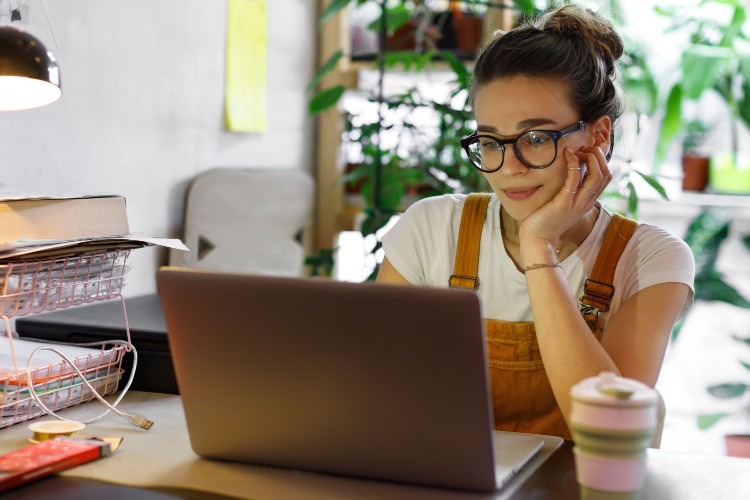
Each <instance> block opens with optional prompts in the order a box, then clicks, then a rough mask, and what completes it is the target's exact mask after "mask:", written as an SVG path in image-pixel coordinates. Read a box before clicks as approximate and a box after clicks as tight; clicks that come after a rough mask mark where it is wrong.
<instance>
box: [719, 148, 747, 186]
mask: <svg viewBox="0 0 750 500" xmlns="http://www.w3.org/2000/svg"><path fill="white" fill-rule="evenodd" d="M709 182H710V184H711V187H712V188H713V189H714V191H716V192H717V193H726V194H748V193H750V161H748V160H747V156H746V155H738V157H737V164H735V162H734V159H733V157H732V154H731V153H721V154H717V155H715V156H714V157H713V158H711V165H710V167H709Z"/></svg>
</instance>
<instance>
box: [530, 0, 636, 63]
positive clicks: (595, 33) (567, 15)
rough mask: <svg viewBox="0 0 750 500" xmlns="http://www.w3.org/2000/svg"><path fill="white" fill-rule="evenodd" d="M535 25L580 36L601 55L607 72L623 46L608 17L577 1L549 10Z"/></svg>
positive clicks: (561, 34)
mask: <svg viewBox="0 0 750 500" xmlns="http://www.w3.org/2000/svg"><path fill="white" fill-rule="evenodd" d="M536 25H537V28H538V29H540V30H542V31H546V32H548V33H555V34H557V35H558V36H563V37H569V38H576V39H579V40H581V41H582V42H583V43H585V44H586V46H587V47H588V48H589V50H591V51H593V52H594V53H595V54H596V55H597V56H599V57H600V58H601V59H602V62H604V66H605V67H606V69H607V74H610V75H611V74H612V73H613V72H614V71H615V62H616V61H617V60H618V59H620V57H622V54H623V52H624V50H625V48H624V44H623V42H622V38H620V35H618V34H617V32H616V31H615V28H614V26H613V25H612V23H611V22H610V21H608V20H607V19H605V18H604V17H601V16H598V15H596V14H595V13H594V12H593V11H591V10H589V9H585V8H583V7H580V6H578V5H572V4H568V5H565V6H563V7H561V8H559V9H557V10H555V11H553V12H550V13H548V14H546V15H544V16H542V17H541V18H540V19H539V21H538V22H537V23H536Z"/></svg>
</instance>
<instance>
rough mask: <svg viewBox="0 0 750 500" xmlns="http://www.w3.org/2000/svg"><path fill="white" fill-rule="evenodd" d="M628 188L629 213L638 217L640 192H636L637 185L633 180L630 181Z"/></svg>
mask: <svg viewBox="0 0 750 500" xmlns="http://www.w3.org/2000/svg"><path fill="white" fill-rule="evenodd" d="M626 189H627V192H628V214H630V215H632V216H633V217H637V215H638V193H636V191H635V185H634V184H633V183H632V182H631V181H628V184H627V186H626Z"/></svg>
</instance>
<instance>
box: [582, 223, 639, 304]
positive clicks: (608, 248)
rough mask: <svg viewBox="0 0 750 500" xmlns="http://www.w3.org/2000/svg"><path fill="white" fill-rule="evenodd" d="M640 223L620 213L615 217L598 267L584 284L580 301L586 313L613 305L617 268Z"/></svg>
mask: <svg viewBox="0 0 750 500" xmlns="http://www.w3.org/2000/svg"><path fill="white" fill-rule="evenodd" d="M637 225H638V223H637V222H636V221H634V220H632V219H628V218H627V217H623V216H622V215H620V214H614V215H613V216H612V221H611V222H610V224H609V227H608V228H607V234H606V235H605V236H604V243H603V244H602V248H601V250H599V255H598V256H597V258H596V262H595V263H594V268H593V269H592V270H591V274H590V275H589V277H588V279H587V280H586V281H585V282H584V283H583V295H582V296H581V299H580V304H581V311H583V312H584V314H586V313H596V314H598V313H600V312H606V311H609V304H610V302H611V300H612V296H613V295H614V294H615V286H614V277H615V268H616V267H617V262H618V261H619V260H620V256H621V255H622V252H623V250H625V246H626V245H627V244H628V241H630V237H631V236H633V233H634V232H635V229H636V227H637Z"/></svg>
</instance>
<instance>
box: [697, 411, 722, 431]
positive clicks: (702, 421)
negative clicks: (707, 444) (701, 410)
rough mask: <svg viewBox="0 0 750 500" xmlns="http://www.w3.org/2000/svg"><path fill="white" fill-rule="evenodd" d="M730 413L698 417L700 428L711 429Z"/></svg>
mask: <svg viewBox="0 0 750 500" xmlns="http://www.w3.org/2000/svg"><path fill="white" fill-rule="evenodd" d="M728 415H729V414H728V413H714V414H713V415H701V416H699V417H698V428H699V429H701V430H706V429H710V428H711V427H713V426H714V425H715V424H716V422H718V421H719V420H721V419H722V418H724V417H726V416H728Z"/></svg>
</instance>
